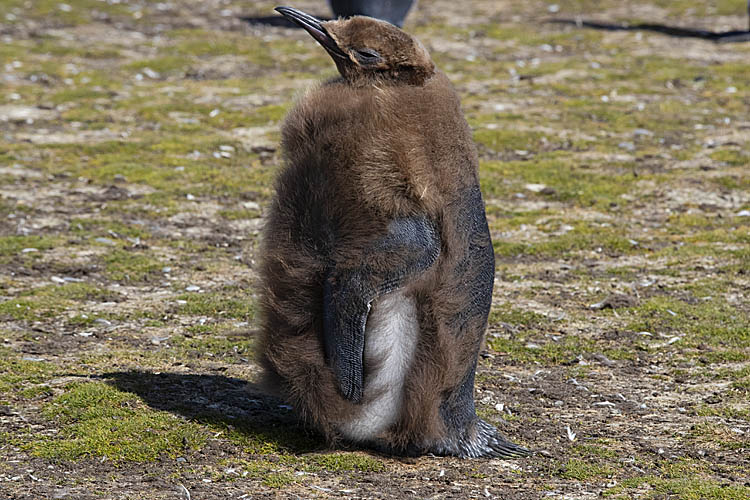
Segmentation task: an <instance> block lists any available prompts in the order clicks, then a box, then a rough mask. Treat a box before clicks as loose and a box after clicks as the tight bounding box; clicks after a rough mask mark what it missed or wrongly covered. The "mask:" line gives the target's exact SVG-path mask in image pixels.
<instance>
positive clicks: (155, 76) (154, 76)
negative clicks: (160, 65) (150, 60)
mask: <svg viewBox="0 0 750 500" xmlns="http://www.w3.org/2000/svg"><path fill="white" fill-rule="evenodd" d="M141 71H143V74H144V75H146V76H147V77H149V78H151V79H152V80H158V79H159V78H161V75H160V74H159V73H157V72H156V71H154V70H152V69H151V68H143V69H142V70H141Z"/></svg>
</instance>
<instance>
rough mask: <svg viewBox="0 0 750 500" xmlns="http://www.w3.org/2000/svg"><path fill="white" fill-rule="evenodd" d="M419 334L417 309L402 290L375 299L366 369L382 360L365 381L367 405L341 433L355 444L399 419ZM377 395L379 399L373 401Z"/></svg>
mask: <svg viewBox="0 0 750 500" xmlns="http://www.w3.org/2000/svg"><path fill="white" fill-rule="evenodd" d="M418 334H419V322H418V320H417V306H416V302H415V301H414V298H413V297H406V296H405V295H404V292H403V291H401V290H398V291H395V292H391V293H389V294H386V295H383V296H382V297H379V298H377V299H375V300H374V301H373V302H372V308H371V309H370V314H369V316H368V318H367V326H366V327H365V366H367V361H368V359H369V360H375V361H376V362H377V361H379V363H378V365H377V367H376V368H375V369H374V370H371V371H369V372H368V373H367V375H366V378H365V381H364V384H365V386H364V399H365V400H366V401H369V402H367V403H365V404H364V405H363V407H362V410H361V411H360V413H359V415H357V416H356V417H355V418H354V419H353V420H351V421H350V422H347V423H346V424H344V425H342V426H341V428H340V431H341V432H342V434H343V435H344V436H346V437H347V438H349V439H351V440H353V441H367V440H370V439H372V438H375V437H376V436H377V435H378V434H379V433H381V432H383V431H384V430H386V429H387V428H388V427H389V426H390V425H391V424H393V423H394V422H395V421H396V418H398V415H399V412H400V411H401V402H402V399H403V388H404V379H405V377H406V374H407V372H408V371H409V367H410V366H411V363H412V358H413V357H414V351H415V350H416V347H417V339H418ZM374 394H377V395H378V396H377V397H375V399H370V398H372V397H373V395H374Z"/></svg>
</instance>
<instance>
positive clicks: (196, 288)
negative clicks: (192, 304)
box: [185, 285, 201, 292]
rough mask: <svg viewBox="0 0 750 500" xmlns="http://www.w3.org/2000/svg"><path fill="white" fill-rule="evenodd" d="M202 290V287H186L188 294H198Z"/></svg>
mask: <svg viewBox="0 0 750 500" xmlns="http://www.w3.org/2000/svg"><path fill="white" fill-rule="evenodd" d="M200 289H201V287H199V286H198V285H189V286H186V287H185V291H186V292H197V291H198V290H200Z"/></svg>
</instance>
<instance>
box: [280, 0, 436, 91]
mask: <svg viewBox="0 0 750 500" xmlns="http://www.w3.org/2000/svg"><path fill="white" fill-rule="evenodd" d="M276 11H277V12H279V13H280V14H281V15H283V16H284V17H286V18H288V19H289V20H291V21H293V22H294V23H296V24H298V25H299V26H301V27H302V28H304V29H305V30H306V31H307V32H308V33H309V34H310V35H311V36H312V37H313V38H314V39H315V40H316V41H317V42H318V43H319V44H320V45H322V46H323V48H324V49H326V51H327V52H328V54H329V55H330V56H331V58H332V59H333V61H334V62H335V63H336V67H337V68H338V70H339V73H341V76H342V77H343V78H344V79H345V80H346V81H347V82H349V83H350V84H352V85H358V86H359V85H367V84H372V83H378V82H383V81H390V82H392V83H396V84H406V85H422V84H423V83H424V82H425V81H426V80H427V79H428V78H430V77H431V76H432V75H433V74H434V72H435V64H434V63H433V62H432V59H430V55H429V54H428V53H427V50H426V49H425V48H424V47H423V46H422V44H421V43H419V41H418V40H417V39H416V38H414V37H412V36H411V35H409V34H407V33H406V32H404V31H402V30H400V29H399V28H397V27H396V26H393V25H392V24H390V23H387V22H385V21H380V20H378V19H373V18H371V17H365V16H354V17H350V18H347V19H336V20H333V21H320V20H318V19H316V18H314V17H313V16H311V15H309V14H305V13H304V12H302V11H300V10H297V9H294V8H292V7H276Z"/></svg>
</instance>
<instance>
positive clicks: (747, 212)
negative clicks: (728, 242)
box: [735, 210, 750, 217]
mask: <svg viewBox="0 0 750 500" xmlns="http://www.w3.org/2000/svg"><path fill="white" fill-rule="evenodd" d="M735 215H737V217H750V210H740V211H739V212H737V213H736V214H735Z"/></svg>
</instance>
